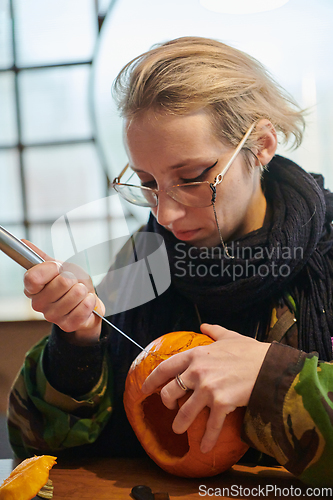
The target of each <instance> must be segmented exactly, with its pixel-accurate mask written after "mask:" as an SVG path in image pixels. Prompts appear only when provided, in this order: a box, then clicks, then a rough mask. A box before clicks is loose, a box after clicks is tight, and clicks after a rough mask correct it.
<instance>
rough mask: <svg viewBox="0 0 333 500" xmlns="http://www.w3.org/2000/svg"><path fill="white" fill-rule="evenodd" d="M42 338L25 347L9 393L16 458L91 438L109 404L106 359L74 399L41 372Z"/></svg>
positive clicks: (103, 422) (106, 416)
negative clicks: (89, 386)
mask: <svg viewBox="0 0 333 500" xmlns="http://www.w3.org/2000/svg"><path fill="white" fill-rule="evenodd" d="M47 342H48V337H46V338H45V339H43V340H41V341H40V342H38V343H37V344H36V345H35V346H34V347H33V348H32V349H31V350H30V351H29V352H28V353H27V355H26V359H25V362H24V365H23V367H22V369H21V371H20V373H19V374H18V376H17V378H16V380H15V382H14V385H13V387H12V390H11V394H10V398H9V410H8V431H9V439H10V443H11V446H12V448H13V450H14V453H15V455H16V456H17V457H19V458H26V457H28V456H33V455H34V454H35V453H36V454H40V453H49V452H50V451H52V452H53V453H56V452H59V451H61V450H64V449H66V448H72V447H74V446H79V445H84V444H89V443H92V442H94V441H95V440H96V439H97V437H98V436H99V435H100V433H101V432H102V430H103V428H104V427H105V425H106V423H107V421H108V419H109V416H110V414H111V410H112V407H111V389H112V380H111V370H110V369H108V363H107V360H106V359H104V362H103V369H102V374H101V376H100V379H99V380H98V382H97V383H96V385H95V387H94V388H93V389H92V390H91V391H90V392H89V393H87V394H85V395H84V396H82V397H80V398H77V399H74V398H72V397H70V396H67V395H65V394H62V393H60V392H59V391H57V390H56V389H54V388H53V387H52V386H51V385H50V384H49V383H48V381H47V379H46V377H45V374H44V371H43V363H42V359H43V352H44V348H45V346H46V344H47ZM55 423H56V425H55Z"/></svg>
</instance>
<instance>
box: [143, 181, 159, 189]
mask: <svg viewBox="0 0 333 500" xmlns="http://www.w3.org/2000/svg"><path fill="white" fill-rule="evenodd" d="M141 186H142V187H146V188H150V189H156V182H155V181H147V182H143V181H141Z"/></svg>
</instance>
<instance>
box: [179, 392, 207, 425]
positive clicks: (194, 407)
mask: <svg viewBox="0 0 333 500" xmlns="http://www.w3.org/2000/svg"><path fill="white" fill-rule="evenodd" d="M206 403H207V402H206V399H205V398H203V397H202V393H201V395H199V394H197V393H196V392H193V393H192V394H191V396H190V397H189V398H188V399H187V400H186V401H185V403H184V404H183V405H182V406H181V407H180V408H179V410H178V413H177V415H176V416H175V418H174V421H173V424H172V430H173V431H174V432H175V433H176V434H183V432H186V431H187V429H188V428H189V427H190V425H191V424H192V423H193V422H194V420H195V419H196V418H197V416H198V415H199V413H200V412H201V410H203V408H205V406H206Z"/></svg>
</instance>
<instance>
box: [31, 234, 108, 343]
mask: <svg viewBox="0 0 333 500" xmlns="http://www.w3.org/2000/svg"><path fill="white" fill-rule="evenodd" d="M24 242H25V243H26V244H27V245H28V246H29V247H30V248H32V249H33V250H34V251H35V252H36V253H38V255H40V256H41V257H42V258H43V259H44V260H45V262H43V263H41V264H37V265H36V266H34V267H32V268H30V269H29V270H28V271H27V272H26V273H25V275H24V293H25V295H26V296H27V297H28V298H29V299H31V304H32V308H33V309H34V310H35V311H38V312H41V313H42V314H43V315H44V317H45V319H46V320H47V321H50V322H51V323H55V324H56V325H58V326H59V327H60V328H61V329H62V330H63V331H64V332H68V334H66V339H67V340H68V341H69V342H70V343H73V344H77V345H91V344H94V343H96V342H98V340H99V336H100V332H101V322H102V320H101V319H100V318H99V317H98V316H96V315H95V314H93V310H94V309H96V311H97V312H99V313H100V314H101V315H102V316H103V315H104V313H105V307H104V304H103V302H102V301H101V300H100V299H99V298H98V297H97V295H96V293H95V290H94V286H93V283H92V281H91V278H90V276H89V275H88V274H87V273H85V272H84V271H83V270H82V269H81V268H79V267H78V266H75V265H73V264H65V265H62V264H61V263H60V262H56V261H54V260H52V258H51V257H49V256H48V255H47V254H45V253H44V252H43V251H42V250H40V249H39V248H37V247H36V246H35V245H33V244H32V243H30V242H29V241H26V240H24ZM69 332H71V333H69Z"/></svg>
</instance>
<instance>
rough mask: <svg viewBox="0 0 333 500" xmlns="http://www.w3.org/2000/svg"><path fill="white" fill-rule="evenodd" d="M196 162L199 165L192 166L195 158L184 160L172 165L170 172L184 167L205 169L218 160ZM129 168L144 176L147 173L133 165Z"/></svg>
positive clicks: (199, 159) (197, 160) (196, 160)
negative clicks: (205, 166)
mask: <svg viewBox="0 0 333 500" xmlns="http://www.w3.org/2000/svg"><path fill="white" fill-rule="evenodd" d="M194 161H195V162H196V163H197V164H196V165H190V164H189V163H190V162H193V158H191V159H187V160H184V161H182V162H181V163H176V164H175V165H171V166H170V167H168V168H170V170H177V169H179V168H184V167H193V168H195V167H204V164H205V163H209V164H210V163H211V162H212V164H213V163H215V162H216V158H214V159H211V160H208V161H207V159H205V160H204V159H202V158H198V159H195V160H194ZM129 167H130V169H131V170H133V171H134V172H136V173H143V174H145V173H146V171H145V170H140V169H139V168H134V167H132V166H131V165H129Z"/></svg>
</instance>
